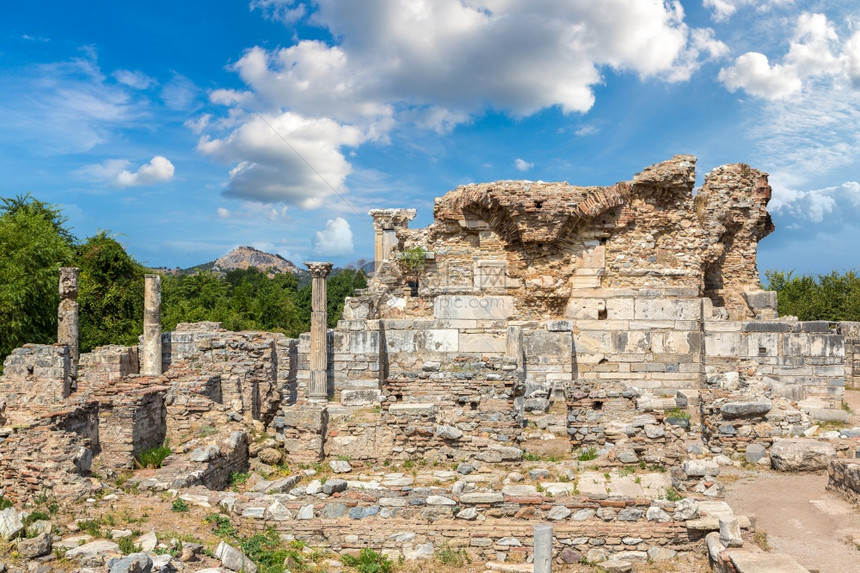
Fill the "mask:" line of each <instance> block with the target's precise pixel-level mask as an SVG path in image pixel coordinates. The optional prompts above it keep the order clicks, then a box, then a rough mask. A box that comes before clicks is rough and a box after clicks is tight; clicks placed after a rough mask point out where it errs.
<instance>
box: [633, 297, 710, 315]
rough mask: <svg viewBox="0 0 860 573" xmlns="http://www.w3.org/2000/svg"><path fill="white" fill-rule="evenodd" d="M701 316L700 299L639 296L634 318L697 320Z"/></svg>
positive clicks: (635, 302) (635, 303) (636, 300)
mask: <svg viewBox="0 0 860 573" xmlns="http://www.w3.org/2000/svg"><path fill="white" fill-rule="evenodd" d="M700 317H701V302H700V301H699V299H697V298H695V299H678V298H637V299H635V301H634V313H633V318H634V319H636V320H697V319H699V318H700Z"/></svg>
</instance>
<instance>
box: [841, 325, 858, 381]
mask: <svg viewBox="0 0 860 573" xmlns="http://www.w3.org/2000/svg"><path fill="white" fill-rule="evenodd" d="M839 332H840V333H841V334H842V335H843V336H844V337H845V385H846V386H850V387H852V388H855V389H860V322H840V323H839Z"/></svg>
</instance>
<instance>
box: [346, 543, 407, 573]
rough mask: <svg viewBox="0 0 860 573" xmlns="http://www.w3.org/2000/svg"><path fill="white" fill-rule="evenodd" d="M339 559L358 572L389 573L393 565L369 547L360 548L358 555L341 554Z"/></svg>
mask: <svg viewBox="0 0 860 573" xmlns="http://www.w3.org/2000/svg"><path fill="white" fill-rule="evenodd" d="M340 559H341V561H343V564H344V565H346V566H348V567H354V568H355V569H357V570H358V571H359V573H391V571H392V570H393V567H394V564H393V563H391V561H390V560H389V559H388V557H386V556H385V555H382V554H381V553H377V552H376V551H374V550H373V549H369V548H364V549H362V550H361V553H360V554H359V555H358V557H353V556H352V555H343V556H342V557H341V558H340Z"/></svg>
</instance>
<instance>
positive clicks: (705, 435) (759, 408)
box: [699, 389, 808, 456]
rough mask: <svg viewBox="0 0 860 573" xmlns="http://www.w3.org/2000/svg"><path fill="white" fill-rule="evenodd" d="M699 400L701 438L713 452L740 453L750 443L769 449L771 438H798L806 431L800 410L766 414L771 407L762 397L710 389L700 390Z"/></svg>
mask: <svg viewBox="0 0 860 573" xmlns="http://www.w3.org/2000/svg"><path fill="white" fill-rule="evenodd" d="M699 399H700V406H699V412H700V414H701V419H702V439H703V440H704V441H705V443H706V444H707V445H708V449H709V450H710V451H712V452H714V453H722V454H725V455H729V456H731V455H732V454H733V453H738V454H743V453H745V452H746V451H747V448H748V447H749V446H750V445H751V444H759V445H761V446H762V447H763V448H766V449H769V448H770V445H771V442H772V438H773V437H774V436H782V435H797V434H799V433H800V432H802V431H803V430H805V429H806V427H805V426H802V425H801V424H802V422H803V414H802V413H801V412H800V411H799V410H794V409H791V410H790V411H786V410H783V411H780V410H778V409H777V411H775V412H774V413H773V414H772V415H769V413H770V412H771V409H772V406H773V404H772V403H771V401H770V400H767V399H764V398H762V399H751V398H749V397H744V396H738V395H737V394H734V393H732V392H730V391H727V390H719V389H713V390H705V391H702V392H701V393H700V394H699ZM806 426H808V424H807V425H806Z"/></svg>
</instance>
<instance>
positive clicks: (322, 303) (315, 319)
mask: <svg viewBox="0 0 860 573" xmlns="http://www.w3.org/2000/svg"><path fill="white" fill-rule="evenodd" d="M305 266H307V267H308V270H309V271H310V273H311V277H312V282H311V348H310V356H309V362H310V368H311V379H310V383H309V384H308V400H310V401H312V402H326V401H328V345H327V333H328V324H327V323H328V316H327V313H326V306H327V299H326V277H328V274H329V273H330V272H331V267H332V264H331V263H305Z"/></svg>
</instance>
